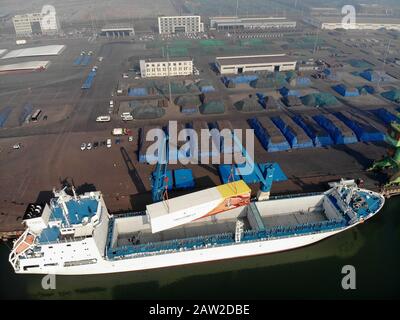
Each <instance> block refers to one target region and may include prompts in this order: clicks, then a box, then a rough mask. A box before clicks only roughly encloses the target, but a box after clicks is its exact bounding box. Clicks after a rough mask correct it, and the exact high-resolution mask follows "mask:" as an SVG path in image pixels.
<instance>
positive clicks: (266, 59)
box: [216, 54, 297, 66]
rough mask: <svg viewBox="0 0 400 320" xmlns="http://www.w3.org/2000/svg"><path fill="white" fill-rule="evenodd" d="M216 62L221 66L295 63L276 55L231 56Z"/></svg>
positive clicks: (290, 59)
mask: <svg viewBox="0 0 400 320" xmlns="http://www.w3.org/2000/svg"><path fill="white" fill-rule="evenodd" d="M216 60H217V62H218V63H219V64H220V65H221V66H224V65H235V64H238V63H240V64H257V63H284V62H288V63H293V62H297V60H296V59H295V58H291V57H288V56H286V55H285V54H276V55H258V56H232V57H217V58H216Z"/></svg>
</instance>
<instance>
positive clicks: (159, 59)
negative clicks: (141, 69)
mask: <svg viewBox="0 0 400 320" xmlns="http://www.w3.org/2000/svg"><path fill="white" fill-rule="evenodd" d="M143 60H144V61H145V62H146V63H154V62H168V58H166V57H164V58H147V59H143ZM169 61H170V62H176V61H193V58H191V57H169Z"/></svg>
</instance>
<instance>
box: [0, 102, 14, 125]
mask: <svg viewBox="0 0 400 320" xmlns="http://www.w3.org/2000/svg"><path fill="white" fill-rule="evenodd" d="M12 109H13V108H12V107H10V106H7V107H5V108H3V109H2V110H1V111H0V128H2V127H3V126H4V124H5V123H6V121H7V119H8V117H9V116H10V114H11V111H12Z"/></svg>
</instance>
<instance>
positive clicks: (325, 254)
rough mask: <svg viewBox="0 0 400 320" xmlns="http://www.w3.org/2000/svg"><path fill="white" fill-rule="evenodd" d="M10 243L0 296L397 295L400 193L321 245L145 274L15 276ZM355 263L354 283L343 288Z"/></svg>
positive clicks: (2, 252) (3, 251)
mask: <svg viewBox="0 0 400 320" xmlns="http://www.w3.org/2000/svg"><path fill="white" fill-rule="evenodd" d="M9 246H10V244H6V243H1V244H0V284H1V286H0V299H201V298H207V299H221V298H225V299H243V298H246V299H274V298H288V299H292V298H300V299H301V298H305V299H307V298H312V299H331V298H343V299H359V298H367V299H368V298H376V299H383V298H386V299H387V298H389V299H391V298H397V299H398V298H399V297H400V290H399V288H400V197H397V198H393V199H390V200H388V201H387V202H386V204H385V207H384V208H383V210H382V211H381V212H379V213H378V214H377V215H376V216H375V217H373V218H371V219H370V220H368V221H367V222H366V223H364V224H361V225H359V226H357V227H356V228H353V229H351V230H349V231H346V232H343V233H341V234H338V235H336V236H333V237H331V238H329V239H326V240H323V241H321V242H319V243H316V244H313V245H310V246H307V247H304V248H300V249H295V250H292V251H286V252H281V253H275V254H270V255H263V256H255V257H247V258H241V259H232V260H223V261H216V262H209V263H201V264H194V265H186V266H178V267H173V268H167V269H157V270H149V271H140V272H127V273H119V274H105V275H94V276H57V277H56V279H55V280H56V281H55V285H56V288H55V289H54V290H53V289H50V290H44V289H43V288H42V285H41V283H42V278H43V276H42V275H16V274H14V272H13V270H12V268H11V266H10V264H9V263H8V254H9ZM346 265H351V266H354V268H355V271H356V277H355V283H356V289H354V290H344V289H343V288H342V279H343V277H344V276H345V274H342V268H343V267H344V266H346Z"/></svg>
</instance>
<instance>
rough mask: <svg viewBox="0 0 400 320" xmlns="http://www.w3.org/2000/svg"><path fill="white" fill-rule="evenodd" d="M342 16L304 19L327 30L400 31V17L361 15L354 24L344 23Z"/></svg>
mask: <svg viewBox="0 0 400 320" xmlns="http://www.w3.org/2000/svg"><path fill="white" fill-rule="evenodd" d="M342 19H343V17H342V16H336V17H305V18H304V19H303V21H304V22H305V23H308V24H310V25H312V26H314V27H317V28H319V29H325V30H335V29H351V30H379V29H387V30H397V31H400V19H392V18H387V17H382V18H378V17H359V16H357V19H356V22H355V23H354V24H352V25H350V24H343V23H342Z"/></svg>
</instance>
